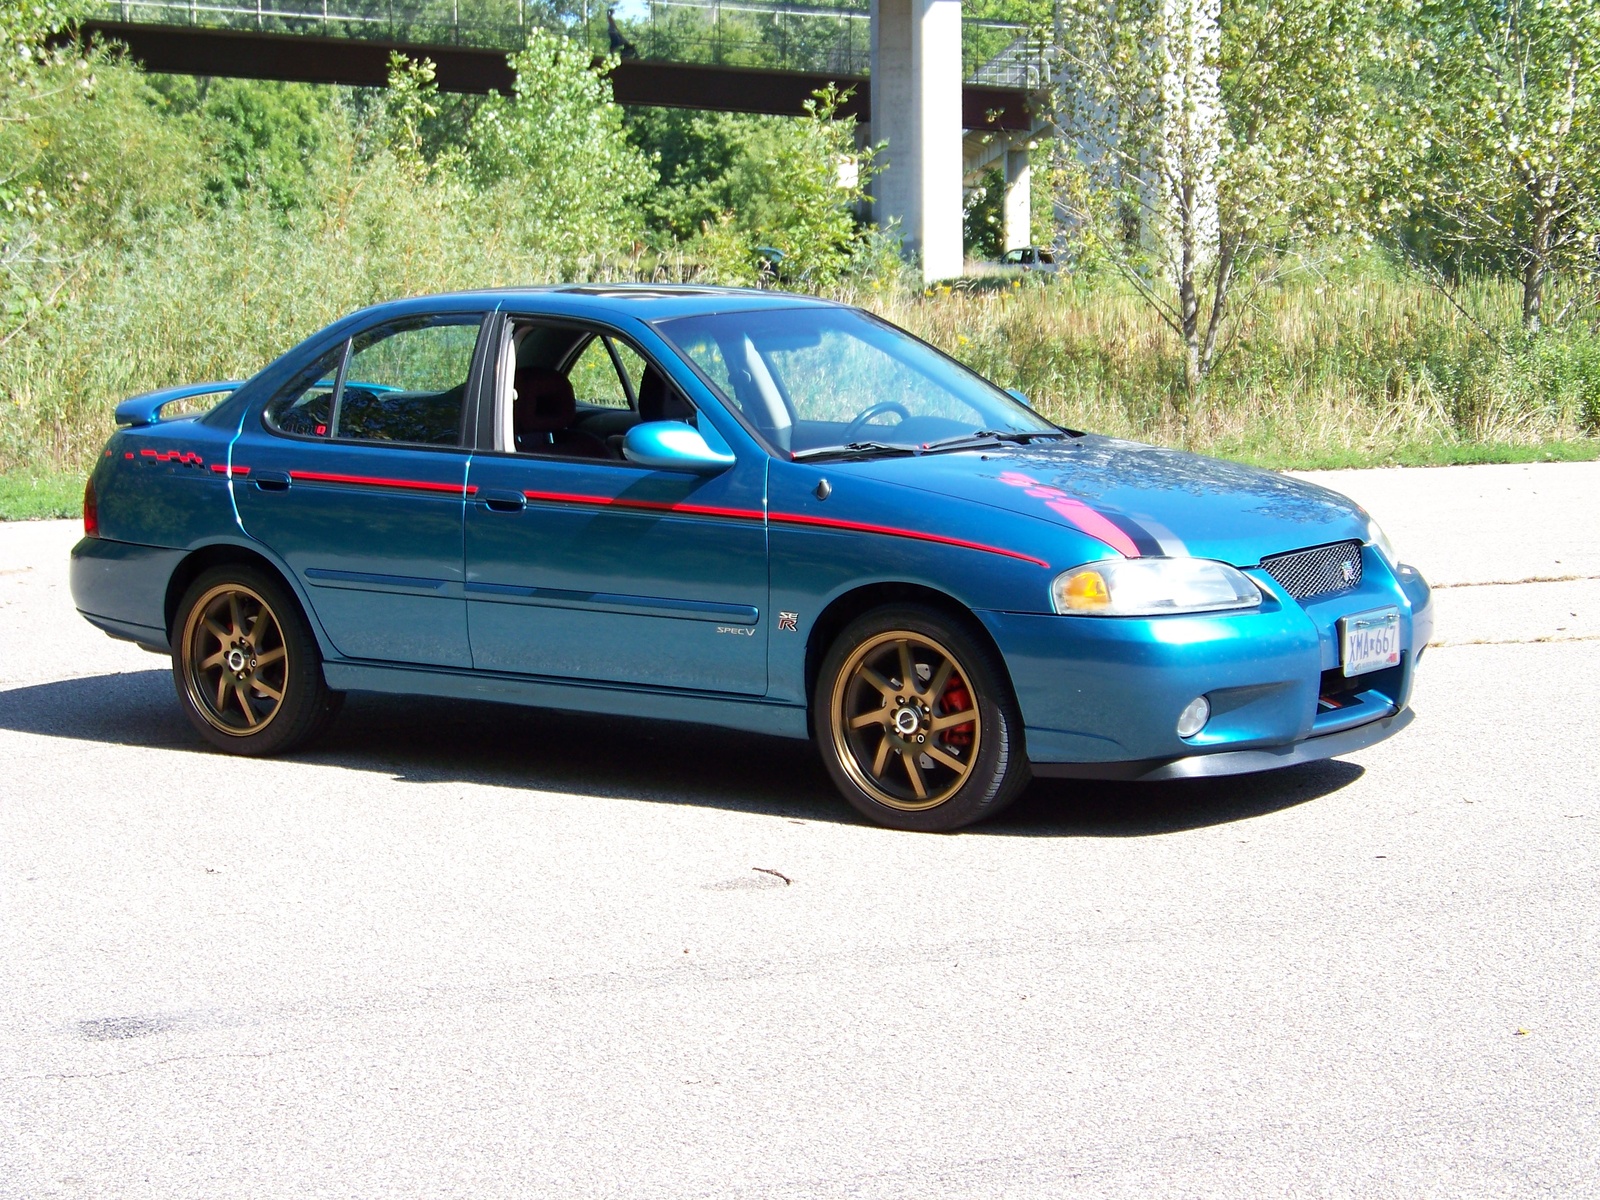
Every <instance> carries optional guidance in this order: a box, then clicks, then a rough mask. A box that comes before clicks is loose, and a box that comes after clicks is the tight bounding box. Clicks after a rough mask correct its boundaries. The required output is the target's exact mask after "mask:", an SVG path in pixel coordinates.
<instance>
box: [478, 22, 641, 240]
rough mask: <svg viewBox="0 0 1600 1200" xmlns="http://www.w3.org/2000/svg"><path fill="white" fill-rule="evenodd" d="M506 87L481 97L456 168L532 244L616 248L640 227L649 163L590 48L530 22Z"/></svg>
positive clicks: (605, 67)
mask: <svg viewBox="0 0 1600 1200" xmlns="http://www.w3.org/2000/svg"><path fill="white" fill-rule="evenodd" d="M511 65H512V67H513V69H514V70H515V71H516V75H517V81H516V85H515V89H514V90H513V92H512V94H511V95H510V96H501V95H494V96H490V97H489V98H488V99H487V100H485V101H484V103H483V104H482V106H481V107H480V108H479V109H478V111H477V113H476V115H475V117H474V118H473V121H472V125H471V128H470V130H469V131H468V133H467V145H466V149H465V158H464V160H463V170H464V171H465V173H466V176H467V178H468V179H469V180H470V181H471V182H472V184H473V185H474V186H475V187H476V188H477V189H478V190H479V192H480V194H481V195H482V196H483V198H484V200H485V203H486V204H488V205H489V207H490V209H491V210H492V211H493V213H494V214H495V216H496V218H497V219H499V220H500V221H502V222H505V223H506V224H507V225H508V226H510V227H512V228H515V229H516V230H517V231H519V235H520V236H521V237H522V238H524V239H525V240H526V241H527V242H528V243H529V244H533V245H541V246H546V247H551V248H554V247H564V248H566V249H567V250H568V251H569V252H572V253H576V254H579V255H586V254H587V255H592V254H599V253H605V252H614V251H616V250H619V249H621V248H624V247H626V246H627V244H628V243H629V242H630V241H631V240H632V239H634V238H636V237H637V236H638V235H639V234H640V233H641V232H642V231H643V222H642V221H641V220H640V216H639V210H640V200H641V198H642V197H643V195H644V193H645V192H646V190H647V189H648V187H649V186H650V182H651V179H652V175H653V172H652V171H651V169H650V163H649V162H648V161H647V160H646V158H645V157H644V155H643V154H641V153H640V152H639V151H638V150H637V149H636V148H635V147H633V146H632V145H630V144H629V142H628V139H627V136H626V133H625V130H624V127H623V111H622V109H621V108H620V107H619V106H618V105H617V104H616V103H615V101H614V100H613V99H612V94H611V83H610V81H609V80H608V79H607V78H606V74H605V72H607V71H609V70H610V69H611V67H612V66H613V65H614V64H613V63H611V62H604V63H602V64H601V65H600V66H599V67H598V68H596V67H595V66H594V65H592V60H591V56H590V54H589V51H588V50H587V49H586V48H585V47H583V46H581V45H579V44H578V43H576V42H573V41H570V40H568V39H567V38H565V37H563V36H561V35H560V34H553V33H548V32H546V31H545V30H542V29H534V30H533V31H532V32H530V34H529V35H528V44H527V47H526V48H525V49H523V50H522V51H521V52H519V53H517V54H515V55H512V57H511Z"/></svg>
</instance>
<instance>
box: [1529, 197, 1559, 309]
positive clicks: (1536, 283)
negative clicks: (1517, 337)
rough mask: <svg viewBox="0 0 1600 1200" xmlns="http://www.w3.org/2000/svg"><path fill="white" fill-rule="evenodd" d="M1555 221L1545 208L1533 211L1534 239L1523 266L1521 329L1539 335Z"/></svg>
mask: <svg viewBox="0 0 1600 1200" xmlns="http://www.w3.org/2000/svg"><path fill="white" fill-rule="evenodd" d="M1553 221H1554V218H1553V216H1552V214H1551V212H1550V210H1549V209H1548V208H1539V209H1537V210H1535V212H1534V216H1533V237H1532V239H1531V243H1532V244H1531V245H1530V246H1529V247H1528V261H1527V262H1526V263H1525V264H1523V267H1522V328H1523V329H1524V330H1526V331H1527V332H1528V333H1538V332H1539V326H1540V317H1541V315H1542V313H1543V310H1544V284H1545V278H1546V276H1548V275H1549V273H1550V265H1549V264H1550V227H1551V225H1552V224H1553Z"/></svg>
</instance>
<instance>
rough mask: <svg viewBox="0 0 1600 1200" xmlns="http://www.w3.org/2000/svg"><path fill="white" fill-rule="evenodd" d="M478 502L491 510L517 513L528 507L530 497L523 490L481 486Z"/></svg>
mask: <svg viewBox="0 0 1600 1200" xmlns="http://www.w3.org/2000/svg"><path fill="white" fill-rule="evenodd" d="M478 503H479V504H482V505H483V506H484V507H485V508H487V509H488V510H489V511H490V512H503V513H517V512H521V511H522V510H523V509H525V508H527V507H528V498H527V497H526V496H524V495H523V494H522V493H521V492H513V491H509V490H504V489H501V488H479V489H478Z"/></svg>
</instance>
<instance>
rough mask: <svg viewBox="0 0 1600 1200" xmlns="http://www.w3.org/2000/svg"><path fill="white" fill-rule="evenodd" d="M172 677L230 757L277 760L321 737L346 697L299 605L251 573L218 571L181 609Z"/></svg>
mask: <svg viewBox="0 0 1600 1200" xmlns="http://www.w3.org/2000/svg"><path fill="white" fill-rule="evenodd" d="M172 646H173V649H172V676H173V682H174V683H175V684H176V685H177V689H178V700H179V703H181V704H182V706H183V711H184V715H185V716H187V717H188V718H189V723H190V724H191V725H193V726H194V727H195V729H197V730H198V731H199V733H200V735H201V736H202V737H203V738H205V739H206V741H208V742H210V743H211V744H212V745H213V746H216V747H218V748H219V749H222V750H226V751H228V752H229V753H232V754H250V755H260V754H276V753H279V752H280V751H284V750H289V749H292V748H293V747H295V746H297V745H299V744H301V743H302V742H305V741H307V740H309V739H310V738H312V737H314V736H315V735H316V734H317V733H319V732H321V730H322V729H323V728H324V727H325V726H326V724H327V723H328V722H329V721H330V720H331V719H332V717H333V714H334V712H335V711H336V710H337V707H338V700H339V698H340V697H339V696H338V695H337V694H336V693H332V692H329V690H328V687H327V684H326V683H324V681H323V678H322V658H321V655H320V654H319V653H318V652H317V643H316V639H315V638H314V637H313V635H312V633H311V629H310V627H309V626H308V625H307V624H306V619H305V617H304V616H303V615H302V614H301V612H300V607H299V605H297V604H296V603H295V602H294V599H293V598H292V597H291V596H290V595H288V593H287V592H286V591H285V589H284V588H283V587H282V585H281V584H279V583H278V581H277V580H275V579H273V578H272V577H271V576H270V575H268V574H267V573H266V572H264V571H260V570H257V569H255V568H253V567H247V566H225V567H216V568H213V569H212V570H209V571H206V572H204V573H202V574H201V576H200V577H199V578H198V579H196V580H195V581H194V583H193V584H192V585H191V586H190V588H189V590H188V592H187V593H186V594H185V595H184V598H183V600H182V602H181V603H180V604H179V606H178V615H177V620H176V622H175V623H174V628H173V639H172Z"/></svg>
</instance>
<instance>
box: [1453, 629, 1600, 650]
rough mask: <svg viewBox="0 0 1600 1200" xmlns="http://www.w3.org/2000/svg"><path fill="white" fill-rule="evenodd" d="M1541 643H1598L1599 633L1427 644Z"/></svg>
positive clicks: (1509, 644) (1492, 644)
mask: <svg viewBox="0 0 1600 1200" xmlns="http://www.w3.org/2000/svg"><path fill="white" fill-rule="evenodd" d="M1543 642H1600V633H1579V634H1574V635H1573V636H1571V637H1556V636H1554V635H1548V636H1545V637H1534V638H1467V639H1465V640H1463V641H1459V642H1455V641H1452V642H1429V643H1428V649H1429V650H1433V649H1439V650H1450V649H1453V648H1455V647H1457V646H1537V645H1539V644H1541V643H1543Z"/></svg>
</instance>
